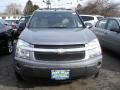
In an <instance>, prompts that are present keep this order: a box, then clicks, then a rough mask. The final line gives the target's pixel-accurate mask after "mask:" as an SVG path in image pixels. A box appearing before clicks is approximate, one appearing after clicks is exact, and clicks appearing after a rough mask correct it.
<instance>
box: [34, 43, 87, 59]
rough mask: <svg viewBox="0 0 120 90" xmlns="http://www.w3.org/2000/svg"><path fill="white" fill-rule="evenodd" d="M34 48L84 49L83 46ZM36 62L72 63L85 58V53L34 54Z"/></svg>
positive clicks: (43, 46)
mask: <svg viewBox="0 0 120 90" xmlns="http://www.w3.org/2000/svg"><path fill="white" fill-rule="evenodd" d="M34 47H35V48H45V49H61V48H62V49H71V48H72V49H74V48H78V47H79V48H84V47H85V45H84V44H81V45H34ZM34 56H35V59H36V60H44V61H73V60H81V59H84V58H85V51H80V52H71V53H69V52H65V53H59V52H58V53H57V52H56V53H41V52H34Z"/></svg>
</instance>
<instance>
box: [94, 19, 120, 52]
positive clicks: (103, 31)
mask: <svg viewBox="0 0 120 90" xmlns="http://www.w3.org/2000/svg"><path fill="white" fill-rule="evenodd" d="M92 30H93V32H94V33H95V34H96V35H97V37H98V38H99V41H100V44H101V46H102V47H105V48H108V49H110V50H112V51H115V52H117V53H120V48H119V47H120V18H105V19H102V20H100V21H98V22H97V24H96V26H95V27H94V28H92Z"/></svg>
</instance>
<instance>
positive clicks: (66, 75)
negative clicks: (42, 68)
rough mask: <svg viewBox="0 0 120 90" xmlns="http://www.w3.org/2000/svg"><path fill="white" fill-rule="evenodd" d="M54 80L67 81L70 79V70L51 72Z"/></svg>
mask: <svg viewBox="0 0 120 90" xmlns="http://www.w3.org/2000/svg"><path fill="white" fill-rule="evenodd" d="M51 79H52V80H67V79H70V70H51Z"/></svg>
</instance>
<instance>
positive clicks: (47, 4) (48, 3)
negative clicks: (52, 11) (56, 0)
mask: <svg viewBox="0 0 120 90" xmlns="http://www.w3.org/2000/svg"><path fill="white" fill-rule="evenodd" d="M43 2H44V3H46V6H47V8H48V9H49V8H51V1H50V0H46V1H45V0H43Z"/></svg>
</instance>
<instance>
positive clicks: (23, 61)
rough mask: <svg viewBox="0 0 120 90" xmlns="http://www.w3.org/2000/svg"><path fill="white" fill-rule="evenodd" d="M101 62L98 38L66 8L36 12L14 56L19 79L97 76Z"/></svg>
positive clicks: (66, 78)
mask: <svg viewBox="0 0 120 90" xmlns="http://www.w3.org/2000/svg"><path fill="white" fill-rule="evenodd" d="M101 65H102V54H101V47H100V45H99V41H98V39H97V37H96V36H95V35H94V33H93V32H92V31H91V30H89V29H87V28H86V26H85V25H84V23H83V22H82V20H81V18H79V16H78V15H77V13H75V11H73V10H67V9H50V10H46V9H40V10H37V11H35V12H34V14H33V15H32V17H31V19H30V21H29V22H28V25H27V26H26V28H25V30H24V31H23V32H22V33H21V35H20V37H19V39H18V42H17V45H16V50H15V56H14V68H15V75H16V77H17V79H18V80H20V79H21V78H23V79H31V78H35V79H36V78H37V79H38V78H39V79H49V80H55V81H63V80H72V79H75V78H79V77H80V76H92V75H95V76H97V75H98V74H99V70H100V68H101Z"/></svg>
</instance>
